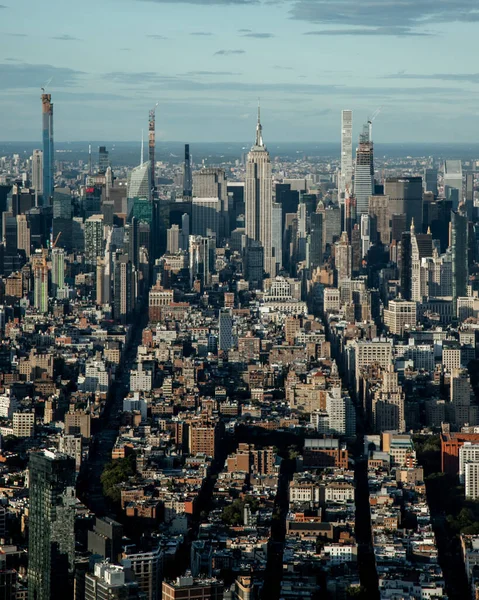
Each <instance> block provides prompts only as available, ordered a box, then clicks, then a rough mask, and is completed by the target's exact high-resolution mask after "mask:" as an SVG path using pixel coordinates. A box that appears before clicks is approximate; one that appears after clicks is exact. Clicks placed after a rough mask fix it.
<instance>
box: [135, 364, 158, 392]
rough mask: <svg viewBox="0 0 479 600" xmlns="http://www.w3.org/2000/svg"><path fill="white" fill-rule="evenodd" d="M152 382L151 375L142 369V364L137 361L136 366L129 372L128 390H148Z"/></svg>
mask: <svg viewBox="0 0 479 600" xmlns="http://www.w3.org/2000/svg"><path fill="white" fill-rule="evenodd" d="M152 384H153V375H152V373H151V372H150V371H146V370H144V369H143V364H142V363H141V362H140V363H138V368H137V369H134V370H132V371H131V372H130V391H132V392H142V391H143V392H150V391H151V387H152Z"/></svg>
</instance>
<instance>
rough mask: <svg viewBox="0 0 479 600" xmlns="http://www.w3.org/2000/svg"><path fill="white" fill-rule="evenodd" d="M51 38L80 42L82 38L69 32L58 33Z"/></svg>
mask: <svg viewBox="0 0 479 600" xmlns="http://www.w3.org/2000/svg"><path fill="white" fill-rule="evenodd" d="M50 39H51V40H60V41H61V42H79V41H80V38H77V37H74V36H73V35H68V34H67V33H65V34H63V35H56V36H54V37H52V38H50Z"/></svg>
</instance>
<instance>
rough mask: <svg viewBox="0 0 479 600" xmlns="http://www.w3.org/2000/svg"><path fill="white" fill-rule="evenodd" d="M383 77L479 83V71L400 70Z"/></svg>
mask: <svg viewBox="0 0 479 600" xmlns="http://www.w3.org/2000/svg"><path fill="white" fill-rule="evenodd" d="M383 79H419V80H426V79H429V80H437V81H459V82H468V83H479V73H427V74H424V75H422V74H420V73H406V72H405V71H400V72H399V73H394V74H392V75H385V76H384V77H383Z"/></svg>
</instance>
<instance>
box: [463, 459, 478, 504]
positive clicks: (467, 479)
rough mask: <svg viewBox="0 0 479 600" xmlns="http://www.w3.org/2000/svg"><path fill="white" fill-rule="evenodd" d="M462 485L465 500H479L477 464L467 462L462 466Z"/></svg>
mask: <svg viewBox="0 0 479 600" xmlns="http://www.w3.org/2000/svg"><path fill="white" fill-rule="evenodd" d="M464 483H465V488H466V489H465V493H466V499H467V500H477V499H479V462H467V463H466V464H465V465H464Z"/></svg>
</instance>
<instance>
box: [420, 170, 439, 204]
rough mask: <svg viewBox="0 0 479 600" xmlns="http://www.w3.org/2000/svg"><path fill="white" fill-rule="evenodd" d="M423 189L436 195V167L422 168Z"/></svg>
mask: <svg viewBox="0 0 479 600" xmlns="http://www.w3.org/2000/svg"><path fill="white" fill-rule="evenodd" d="M423 186H424V191H425V192H432V193H433V194H434V196H435V197H437V169H424V181H423Z"/></svg>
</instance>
